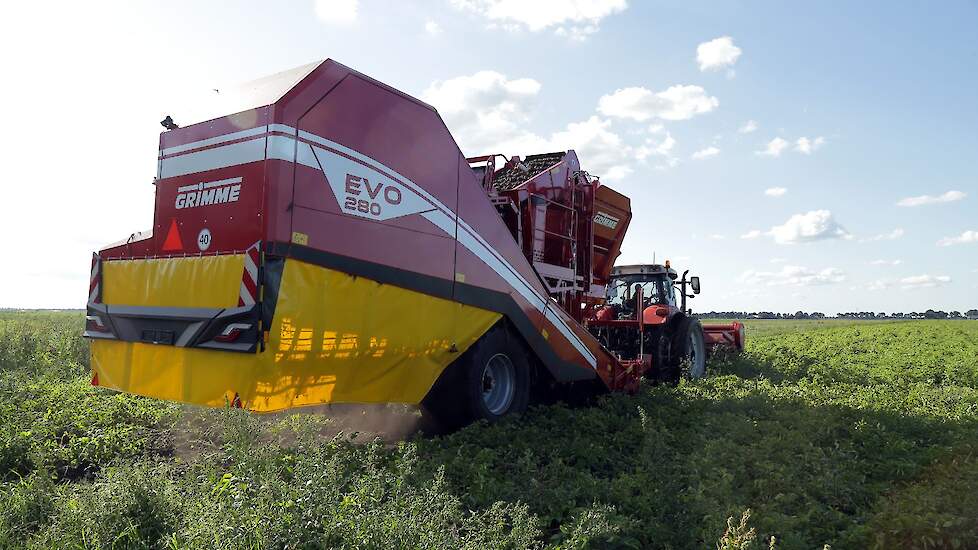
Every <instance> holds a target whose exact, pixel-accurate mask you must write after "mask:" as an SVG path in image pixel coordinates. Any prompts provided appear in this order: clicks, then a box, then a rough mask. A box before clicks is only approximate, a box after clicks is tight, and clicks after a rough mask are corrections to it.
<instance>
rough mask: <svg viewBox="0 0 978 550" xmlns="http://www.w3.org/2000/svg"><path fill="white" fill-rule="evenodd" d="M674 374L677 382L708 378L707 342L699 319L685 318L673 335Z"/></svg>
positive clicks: (677, 325)
mask: <svg viewBox="0 0 978 550" xmlns="http://www.w3.org/2000/svg"><path fill="white" fill-rule="evenodd" d="M672 352H673V353H672V357H671V359H672V367H673V370H672V374H673V376H674V377H675V380H676V381H678V380H679V377H681V376H684V377H687V378H703V377H704V376H706V342H705V341H704V339H703V325H701V324H700V322H699V320H698V319H692V318H690V317H683V318H682V319H681V320H680V321H679V322H678V323H677V324H676V330H675V331H673V334H672Z"/></svg>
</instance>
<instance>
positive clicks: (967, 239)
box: [937, 231, 978, 246]
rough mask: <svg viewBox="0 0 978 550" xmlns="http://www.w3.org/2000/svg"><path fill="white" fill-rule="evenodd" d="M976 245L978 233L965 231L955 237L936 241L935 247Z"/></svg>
mask: <svg viewBox="0 0 978 550" xmlns="http://www.w3.org/2000/svg"><path fill="white" fill-rule="evenodd" d="M967 243H978V231H965V232H964V233H962V234H960V235H958V236H957V237H944V238H943V239H941V240H939V241H937V246H951V245H954V244H967Z"/></svg>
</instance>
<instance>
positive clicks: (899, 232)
mask: <svg viewBox="0 0 978 550" xmlns="http://www.w3.org/2000/svg"><path fill="white" fill-rule="evenodd" d="M903 233H904V231H903V229H901V228H899V227H898V228H896V229H894V230H893V231H890V232H889V233H880V234H879V235H873V236H872V237H866V238H865V239H859V242H861V243H868V242H873V241H895V240H896V239H899V238H900V237H902V236H903Z"/></svg>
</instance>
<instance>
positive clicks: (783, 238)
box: [769, 210, 852, 244]
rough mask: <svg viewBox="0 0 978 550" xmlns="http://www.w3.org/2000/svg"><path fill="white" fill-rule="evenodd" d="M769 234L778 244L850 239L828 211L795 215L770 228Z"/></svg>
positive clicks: (850, 236) (814, 211) (847, 233)
mask: <svg viewBox="0 0 978 550" xmlns="http://www.w3.org/2000/svg"><path fill="white" fill-rule="evenodd" d="M769 234H770V235H771V236H772V237H774V242H776V243H778V244H795V243H805V242H814V241H821V240H827V239H851V238H852V235H850V234H849V232H848V231H846V230H845V228H843V227H842V226H841V225H839V224H838V223H837V222H836V221H835V218H834V217H832V212H830V211H828V210H812V211H811V212H806V213H805V214H795V215H794V216H791V218H789V219H788V221H786V222H785V223H784V224H782V225H778V226H775V227H772V228H771V231H770V232H769Z"/></svg>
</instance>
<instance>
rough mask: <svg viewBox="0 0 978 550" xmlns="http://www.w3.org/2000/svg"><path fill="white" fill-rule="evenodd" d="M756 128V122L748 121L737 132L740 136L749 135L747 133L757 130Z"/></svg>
mask: <svg viewBox="0 0 978 550" xmlns="http://www.w3.org/2000/svg"><path fill="white" fill-rule="evenodd" d="M757 128H758V125H757V121H756V120H748V121H747V122H745V123H744V125H743V126H741V127H740V129H738V130H737V131H738V132H740V133H741V134H749V133H751V132H753V131H755V130H757Z"/></svg>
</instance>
